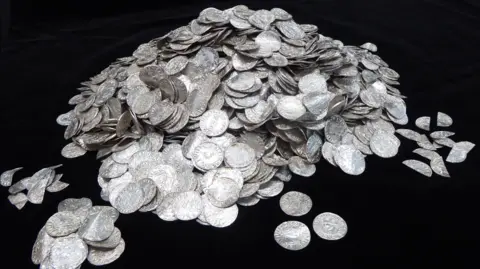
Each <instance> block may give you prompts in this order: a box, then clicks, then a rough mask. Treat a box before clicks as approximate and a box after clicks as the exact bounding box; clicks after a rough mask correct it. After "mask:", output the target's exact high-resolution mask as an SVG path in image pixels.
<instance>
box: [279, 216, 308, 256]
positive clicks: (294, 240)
mask: <svg viewBox="0 0 480 269" xmlns="http://www.w3.org/2000/svg"><path fill="white" fill-rule="evenodd" d="M273 238H274V239H275V241H276V242H277V244H279V245H280V246H281V247H283V248H285V249H287V250H292V251H297V250H302V249H304V248H306V247H307V246H308V245H309V244H310V239H311V235H310V229H308V227H307V225H305V224H303V223H301V222H299V221H294V220H291V221H285V222H283V223H281V224H280V225H278V226H277V228H276V229H275V231H274V233H273Z"/></svg>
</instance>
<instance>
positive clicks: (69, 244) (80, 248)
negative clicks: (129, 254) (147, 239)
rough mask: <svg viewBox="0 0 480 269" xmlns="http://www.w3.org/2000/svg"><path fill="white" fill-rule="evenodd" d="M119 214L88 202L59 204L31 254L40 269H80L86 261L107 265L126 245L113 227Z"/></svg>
mask: <svg viewBox="0 0 480 269" xmlns="http://www.w3.org/2000/svg"><path fill="white" fill-rule="evenodd" d="M118 216H119V212H118V211H117V210H116V209H115V208H113V207H110V206H93V204H92V201H91V200H90V199H88V198H78V199H77V198H68V199H65V200H63V201H62V202H60V203H59V204H58V212H57V213H55V214H53V215H52V216H51V217H50V218H49V219H48V220H47V222H46V223H45V225H44V226H43V227H42V228H41V230H40V232H39V233H38V236H37V239H36V240H35V243H34V246H33V250H32V262H33V263H34V264H36V265H40V268H80V266H81V265H82V263H83V262H84V261H85V260H88V262H90V263H91V264H93V265H96V266H100V265H107V264H110V263H112V262H114V261H115V260H117V259H118V258H119V257H120V256H121V255H122V253H123V252H124V250H125V241H124V240H123V239H122V234H121V232H120V230H119V229H118V228H116V227H115V226H114V224H115V221H116V220H117V218H118Z"/></svg>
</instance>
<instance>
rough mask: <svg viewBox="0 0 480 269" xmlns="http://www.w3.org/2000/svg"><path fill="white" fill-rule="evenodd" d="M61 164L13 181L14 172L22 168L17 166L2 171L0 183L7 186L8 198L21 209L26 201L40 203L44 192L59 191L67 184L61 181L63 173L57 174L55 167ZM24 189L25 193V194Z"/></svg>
mask: <svg viewBox="0 0 480 269" xmlns="http://www.w3.org/2000/svg"><path fill="white" fill-rule="evenodd" d="M61 166H62V165H61V164H59V165H55V166H50V167H46V168H43V169H40V170H39V171H37V172H35V173H34V174H33V175H32V176H30V177H25V178H23V179H21V180H19V181H17V182H16V183H14V184H12V183H13V176H14V174H15V173H16V172H18V171H20V170H22V169H23V167H17V168H13V169H10V170H7V171H5V172H3V173H2V174H1V175H0V184H1V185H2V186H3V187H9V188H8V192H9V193H10V195H9V196H8V200H9V201H10V203H11V204H12V205H14V206H15V207H16V208H18V209H19V210H20V209H22V208H23V207H24V206H25V205H26V204H27V202H30V203H32V204H41V203H42V202H43V199H44V196H45V192H52V193H53V192H59V191H62V190H63V189H65V188H67V187H68V186H69V184H68V183H66V182H63V181H61V180H60V179H61V178H62V177H63V174H57V173H56V171H55V169H57V168H59V167H61ZM24 191H26V192H27V193H26V194H25V192H24Z"/></svg>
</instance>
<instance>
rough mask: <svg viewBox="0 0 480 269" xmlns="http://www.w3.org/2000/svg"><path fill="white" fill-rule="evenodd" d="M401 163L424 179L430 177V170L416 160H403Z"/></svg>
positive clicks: (426, 165)
mask: <svg viewBox="0 0 480 269" xmlns="http://www.w3.org/2000/svg"><path fill="white" fill-rule="evenodd" d="M402 163H403V164H404V165H406V166H407V167H409V168H411V169H413V170H415V171H417V172H419V173H420V174H422V175H424V176H426V177H431V176H432V169H431V168H430V166H428V164H426V163H423V162H421V161H417V160H405V161H403V162H402Z"/></svg>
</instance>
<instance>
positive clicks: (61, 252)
mask: <svg viewBox="0 0 480 269" xmlns="http://www.w3.org/2000/svg"><path fill="white" fill-rule="evenodd" d="M87 254H88V247H87V244H85V242H83V240H82V239H80V238H79V237H78V236H68V237H62V238H58V239H57V240H55V241H54V242H53V245H52V248H51V250H50V260H51V264H52V267H53V268H56V269H57V268H58V269H72V268H77V267H79V266H80V265H81V264H82V263H83V261H85V259H87Z"/></svg>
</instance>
